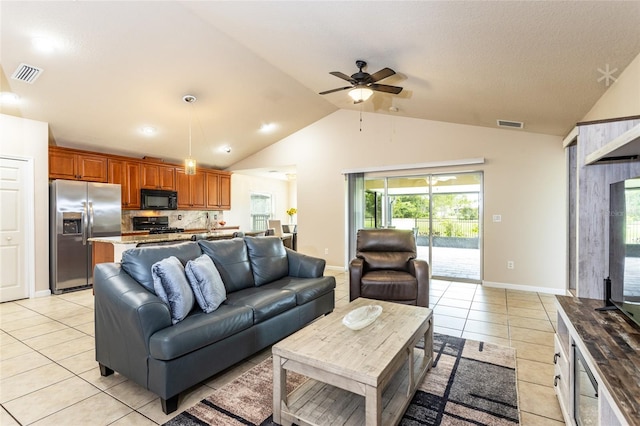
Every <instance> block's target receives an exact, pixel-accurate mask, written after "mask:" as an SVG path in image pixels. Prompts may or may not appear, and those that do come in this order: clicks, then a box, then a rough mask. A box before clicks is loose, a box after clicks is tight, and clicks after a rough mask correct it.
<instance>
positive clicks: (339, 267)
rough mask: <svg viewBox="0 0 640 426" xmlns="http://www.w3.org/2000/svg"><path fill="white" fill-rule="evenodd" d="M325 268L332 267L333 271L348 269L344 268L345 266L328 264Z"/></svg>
mask: <svg viewBox="0 0 640 426" xmlns="http://www.w3.org/2000/svg"><path fill="white" fill-rule="evenodd" d="M324 269H331V270H332V271H342V272H345V271H346V269H345V268H344V266H331V265H327V266H325V267H324Z"/></svg>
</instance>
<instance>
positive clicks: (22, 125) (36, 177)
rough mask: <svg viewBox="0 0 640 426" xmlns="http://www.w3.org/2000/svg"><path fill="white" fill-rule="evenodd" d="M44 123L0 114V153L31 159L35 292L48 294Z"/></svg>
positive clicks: (46, 169) (47, 130)
mask: <svg viewBox="0 0 640 426" xmlns="http://www.w3.org/2000/svg"><path fill="white" fill-rule="evenodd" d="M48 132H49V128H48V125H47V123H43V122H40V121H34V120H27V119H24V118H19V117H13V116H10V115H5V114H0V154H2V155H7V156H11V157H19V158H24V159H31V160H32V161H33V181H34V200H33V201H34V210H35V212H34V224H33V226H34V231H35V241H31V242H29V244H32V245H33V246H34V247H35V271H32V273H33V276H34V277H35V295H36V296H40V295H47V294H49V151H48V137H49V133H48Z"/></svg>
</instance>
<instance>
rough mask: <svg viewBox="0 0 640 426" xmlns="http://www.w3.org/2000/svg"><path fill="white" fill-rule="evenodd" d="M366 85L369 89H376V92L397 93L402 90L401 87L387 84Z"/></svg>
mask: <svg viewBox="0 0 640 426" xmlns="http://www.w3.org/2000/svg"><path fill="white" fill-rule="evenodd" d="M367 87H369V88H370V89H371V90H376V91H378V92H385V93H393V94H394V95H397V94H398V93H400V92H402V87H398V86H389V85H387V84H370V85H369V86H367Z"/></svg>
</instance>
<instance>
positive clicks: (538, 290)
mask: <svg viewBox="0 0 640 426" xmlns="http://www.w3.org/2000/svg"><path fill="white" fill-rule="evenodd" d="M482 285H483V286H485V287H494V288H504V289H507V290H519V291H532V292H535V293H546V294H557V295H560V296H570V294H569V292H568V291H567V290H565V289H562V288H550V287H536V286H533V285H519V284H509V283H496V282H492V281H482Z"/></svg>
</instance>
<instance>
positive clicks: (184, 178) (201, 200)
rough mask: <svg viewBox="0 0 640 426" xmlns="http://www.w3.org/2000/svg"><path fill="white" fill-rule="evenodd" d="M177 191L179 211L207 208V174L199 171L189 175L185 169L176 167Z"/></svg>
mask: <svg viewBox="0 0 640 426" xmlns="http://www.w3.org/2000/svg"><path fill="white" fill-rule="evenodd" d="M176 190H177V191H178V210H189V209H204V208H205V173H204V172H201V171H198V172H197V173H196V174H195V175H187V174H185V172H184V169H182V168H179V167H176Z"/></svg>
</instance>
